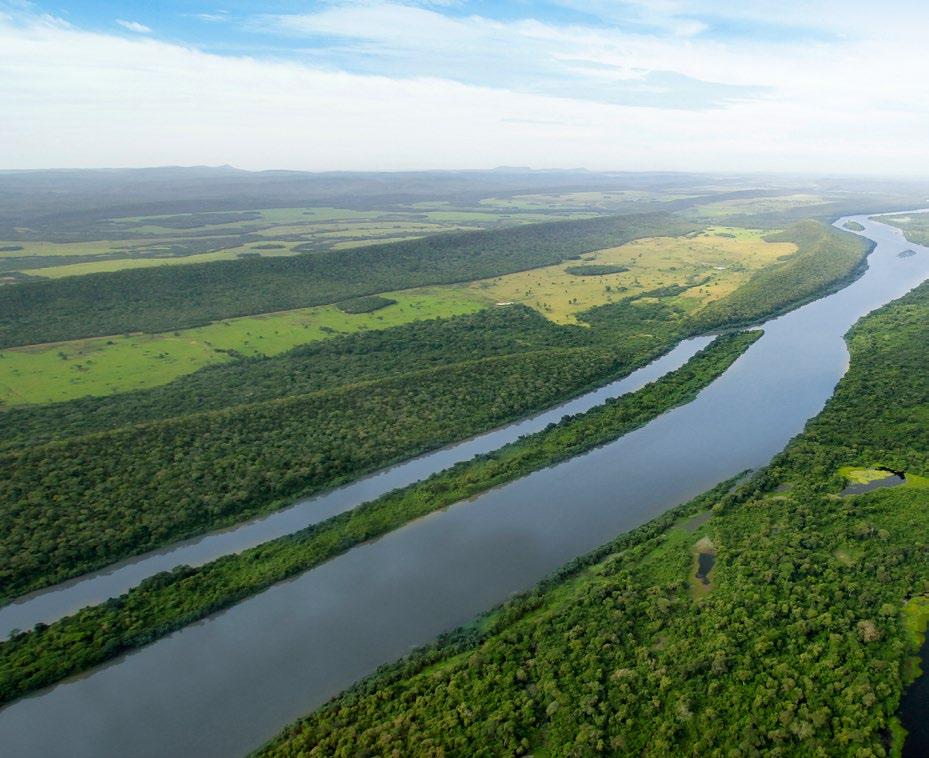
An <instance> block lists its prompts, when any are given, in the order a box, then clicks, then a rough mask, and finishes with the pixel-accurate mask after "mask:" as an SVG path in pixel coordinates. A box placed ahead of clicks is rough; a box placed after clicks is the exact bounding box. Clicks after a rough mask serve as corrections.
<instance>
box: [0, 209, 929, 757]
mask: <svg viewBox="0 0 929 758" xmlns="http://www.w3.org/2000/svg"><path fill="white" fill-rule="evenodd" d="M847 220H849V219H842V220H840V221H839V222H837V225H841V224H843V223H844V222H845V221H847ZM853 220H856V221H858V222H859V223H861V224H862V225H863V226H864V227H865V229H864V231H863V232H862V234H863V235H865V236H867V237H868V238H870V239H872V240H874V241H875V242H876V243H877V246H876V248H875V250H874V252H873V253H872V254H871V256H870V258H869V264H870V265H869V268H868V270H867V272H866V273H865V274H864V275H863V276H862V277H861V278H860V279H858V280H857V281H855V282H854V283H853V284H851V285H849V286H848V287H846V288H845V289H842V290H841V291H839V292H836V293H834V294H832V295H829V296H827V297H824V298H822V299H820V300H817V301H815V302H813V303H810V304H808V305H806V306H803V307H802V308H799V309H797V310H795V311H792V312H791V313H788V314H786V315H784V316H781V317H779V318H776V319H773V320H771V321H769V322H768V323H767V324H765V327H764V328H765V335H764V336H763V337H762V338H761V339H760V340H758V341H757V342H756V343H755V344H754V345H752V347H751V348H749V350H748V351H747V352H746V353H745V354H744V355H743V356H742V357H741V358H739V360H737V361H736V362H735V363H734V364H733V365H732V366H731V367H730V368H729V370H727V371H726V372H725V373H724V374H723V375H722V376H721V377H719V378H718V379H717V380H716V381H715V382H713V383H712V384H711V385H710V386H709V387H707V388H706V389H705V390H704V391H703V392H702V393H701V394H700V395H699V396H698V397H697V399H696V400H694V401H693V402H691V403H690V404H688V405H685V406H682V407H680V408H676V409H674V410H672V411H670V412H668V413H666V414H664V415H663V416H660V417H659V418H657V419H655V420H654V421H652V422H651V423H649V424H647V425H646V426H644V427H642V428H640V429H638V430H636V431H634V432H632V433H630V434H628V435H626V436H624V437H622V438H620V439H618V440H616V441H615V442H613V443H610V444H608V445H605V446H603V447H601V448H598V449H596V450H593V451H591V452H590V453H587V454H585V455H582V456H579V457H577V458H573V459H571V460H569V461H565V462H563V463H561V464H559V465H557V466H553V467H551V468H548V469H544V470H542V471H538V472H536V473H534V474H531V475H529V476H527V477H525V478H523V479H520V480H518V481H515V482H512V483H510V484H508V485H505V486H502V487H500V488H497V489H495V490H492V491H490V492H487V493H485V494H484V495H481V496H479V497H476V498H474V499H472V500H468V501H464V502H461V503H458V504H456V505H454V506H452V507H450V508H448V509H446V510H444V511H440V512H438V513H434V514H432V515H430V516H428V517H426V518H423V519H420V520H418V521H415V522H413V523H410V524H408V525H407V526H405V527H402V528H400V529H398V530H396V531H394V532H392V533H390V534H388V535H385V536H384V537H382V538H380V539H378V540H375V541H373V542H370V543H366V544H364V545H361V546H358V547H356V548H354V549H352V550H350V551H349V552H347V553H345V554H344V555H342V556H339V557H337V558H335V559H333V560H331V561H329V562H328V563H326V564H324V565H322V566H319V567H318V568H316V569H313V570H311V571H308V572H306V573H305V574H303V575H301V576H299V577H296V578H295V579H293V580H290V581H287V582H283V583H281V584H278V585H276V586H274V587H272V588H270V589H268V590H266V591H264V592H262V593H261V594H259V595H256V596H255V597H253V598H250V599H248V600H246V601H244V602H242V603H239V604H238V605H236V606H234V607H233V608H230V609H229V610H227V611H224V612H222V613H219V614H217V615H215V616H213V617H211V618H209V619H206V620H204V621H202V622H199V623H197V624H194V625H192V626H190V627H187V628H186V629H183V630H181V631H179V632H177V633H175V634H172V635H171V636H169V637H167V638H165V639H163V640H160V641H158V642H155V643H154V644H152V645H149V646H148V647H146V648H143V649H141V650H139V651H137V652H135V653H132V654H130V655H127V656H125V657H123V658H120V659H118V660H116V661H114V662H112V663H111V664H109V665H107V666H103V667H101V668H98V669H96V670H94V671H92V672H90V673H88V674H87V675H84V676H82V677H78V678H75V679H72V680H69V681H67V682H63V683H61V684H59V685H58V686H56V687H54V688H51V689H49V690H46V691H44V692H41V693H38V694H37V695H35V696H33V697H29V698H25V699H22V700H19V701H17V702H15V703H12V704H11V705H9V706H8V707H6V708H5V709H3V710H0V745H2V746H3V748H2V750H3V754H4V755H8V756H17V757H18V756H43V757H48V756H69V757H75V758H76V757H79V756H94V757H96V756H109V755H114V756H116V755H118V756H164V755H172V756H187V755H191V756H193V755H196V756H213V755H216V756H228V755H237V754H243V753H245V752H247V751H249V750H251V749H253V748H255V747H257V746H259V745H260V744H261V743H263V742H264V741H266V740H267V739H269V738H270V737H271V736H273V735H274V733H275V732H277V731H278V730H279V729H280V728H281V727H282V726H284V725H285V724H286V723H288V722H290V721H292V720H293V719H295V718H297V717H299V716H300V715H302V714H305V713H306V712H308V711H309V710H311V709H313V708H314V707H317V706H318V705H320V704H322V703H323V702H325V701H326V700H327V699H328V698H330V697H332V696H333V695H334V694H336V693H338V692H339V691H340V690H342V689H344V688H345V687H346V686H348V685H350V684H351V683H352V682H354V681H356V680H358V679H359V678H361V677H363V676H365V675H366V674H368V673H370V672H371V671H373V670H374V669H375V668H376V667H377V666H378V665H380V664H382V663H385V662H388V661H391V660H394V659H396V658H398V657H399V656H402V655H403V654H404V653H406V652H407V651H409V650H410V649H411V648H412V647H415V646H418V645H421V644H424V643H426V642H429V641H430V640H432V639H434V638H435V637H436V635H438V634H439V633H441V632H443V631H446V630H448V629H451V628H454V627H455V626H458V625H460V624H462V623H464V622H466V621H467V620H469V619H470V618H472V617H473V616H474V615H476V614H477V613H480V612H481V611H483V610H485V609H487V608H489V607H492V606H493V605H495V604H497V603H499V602H501V601H503V600H505V599H506V598H507V597H509V596H510V595H511V594H512V593H515V592H519V591H522V590H525V589H527V588H529V587H531V586H532V585H533V584H534V583H536V582H537V581H538V580H539V579H540V578H542V577H543V576H544V575H546V574H547V573H549V572H551V571H553V570H554V569H556V568H557V567H558V566H560V565H561V564H563V563H564V562H565V561H567V560H569V559H570V558H572V557H574V556H576V555H579V554H581V553H584V552H586V551H588V550H590V549H592V548H594V547H596V546H598V545H600V544H602V543H603V542H606V541H607V540H609V539H611V538H612V537H613V536H615V535H616V534H617V533H619V532H622V531H624V530H628V529H631V528H633V527H635V526H637V525H639V524H641V523H644V522H645V521H648V520H649V519H650V518H652V517H654V516H656V515H658V514H660V513H661V512H663V511H664V510H666V509H668V508H669V507H672V506H674V505H676V504H678V503H680V502H682V501H684V500H686V499H688V498H690V497H692V496H694V495H696V494H698V493H700V492H702V491H704V490H706V489H708V488H709V487H711V486H712V485H714V484H716V483H717V482H719V481H721V480H723V479H725V478H727V477H729V476H732V475H734V474H736V473H738V472H740V471H743V470H745V469H747V468H756V467H758V466H761V465H764V464H765V463H766V462H767V461H768V460H770V458H771V456H772V455H774V454H775V453H776V452H777V451H779V450H780V449H782V448H783V447H784V445H785V444H786V443H787V441H788V440H789V439H790V438H791V437H792V436H794V435H795V434H796V433H798V432H799V431H800V430H801V429H802V428H803V425H804V423H805V422H806V421H807V419H809V418H810V417H811V416H813V415H815V414H816V413H817V412H818V411H819V410H820V409H821V408H822V406H823V404H824V403H825V401H826V400H827V399H828V397H829V396H830V395H831V393H832V390H833V388H834V387H835V384H836V382H837V381H838V380H839V378H841V376H842V374H843V373H844V372H845V370H846V368H847V365H848V352H847V349H846V346H845V342H844V340H843V338H842V336H843V335H844V334H845V332H846V331H847V330H848V329H849V327H850V326H851V325H852V324H853V323H854V322H855V321H857V320H858V318H860V317H861V316H863V315H864V314H866V313H868V312H869V311H871V310H873V309H874V308H876V307H879V306H880V305H883V304H884V303H887V302H889V301H890V300H893V299H895V298H897V297H900V296H901V295H903V294H904V293H906V292H907V291H908V290H910V289H911V288H912V287H914V286H915V285H917V284H918V283H920V282H921V281H923V280H924V279H926V278H927V277H929V249H927V248H923V247H919V246H915V245H912V244H910V243H908V242H906V240H905V239H904V238H903V235H902V233H901V232H900V231H899V230H897V229H894V228H892V227H889V226H887V225H884V224H880V223H878V222H876V221H872V220H869V219H868V218H867V217H864V216H861V217H858V216H856V217H853ZM907 249H914V250H916V251H917V254H916V255H913V256H910V257H904V258H901V257H899V253H900V252H903V251H905V250H907ZM693 347H694V346H693V345H690V346H689V347H687V348H685V352H686V350H690V349H691V348H693ZM694 349H695V348H694ZM678 357H679V358H680V357H681V355H678ZM668 359H669V360H671V361H672V362H671V363H670V364H669V365H668V366H667V367H665V366H658V367H657V368H654V367H653V370H656V371H663V370H667V368H669V367H671V366H673V359H672V358H671V356H670V355H669V356H668ZM628 379H630V380H632V381H635V380H634V379H633V377H632V376H630V377H629V378H628ZM552 412H553V413H555V412H558V411H552ZM564 412H569V411H565V410H561V411H560V412H558V413H559V415H560V414H561V413H564ZM570 412H573V411H570ZM546 423H547V422H546ZM542 425H543V426H544V424H542ZM525 431H529V429H526V430H524V431H521V432H520V434H522V433H525ZM500 433H501V432H496V433H492V434H500ZM517 436H518V435H517ZM504 441H505V440H504ZM472 442H475V441H472ZM489 444H492V443H489ZM497 444H500V443H497ZM497 444H494V445H493V446H494V447H495V446H497ZM453 449H457V446H456V448H453ZM441 452H448V451H441ZM471 454H473V453H471ZM419 460H425V458H424V459H419ZM445 465H447V464H445ZM423 475H424V473H420V474H418V475H417V476H416V478H421V476H423ZM366 481H367V480H366ZM393 486H397V485H396V484H394V485H393ZM344 507H350V506H344ZM318 517H319V516H318V515H317V516H314V517H313V518H318ZM303 518H304V520H303V521H302V522H300V523H299V524H298V525H297V526H296V527H294V528H299V526H301V525H304V524H305V523H307V522H306V521H305V516H304V517H303ZM233 531H235V530H233ZM219 536H220V535H212V536H211V537H210V538H207V539H212V538H214V537H219ZM191 544H193V543H191ZM181 547H183V546H181ZM150 559H151V556H148V557H145V558H143V559H142V560H143V561H144V560H150ZM172 560H175V559H173V558H172ZM92 580H93V579H88V580H84V581H92ZM130 581H132V583H134V581H135V580H130ZM78 584H80V582H77V583H76V584H75V585H74V586H77V585H78ZM61 589H66V588H59V591H60V590H61ZM120 591H121V590H120ZM35 599H37V598H33V600H35ZM85 602H86V601H85ZM27 604H28V603H27ZM27 604H23V606H24V607H25V605H27ZM58 612H60V611H58Z"/></svg>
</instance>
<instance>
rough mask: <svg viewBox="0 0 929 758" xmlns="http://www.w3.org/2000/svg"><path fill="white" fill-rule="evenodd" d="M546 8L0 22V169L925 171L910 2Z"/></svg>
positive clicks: (664, 1)
mask: <svg viewBox="0 0 929 758" xmlns="http://www.w3.org/2000/svg"><path fill="white" fill-rule="evenodd" d="M556 5H557V6H558V10H557V12H551V13H548V14H546V15H544V16H542V15H539V14H536V15H532V8H533V5H532V4H529V5H523V4H514V5H513V7H512V9H510V10H511V11H512V12H509V13H504V14H501V13H496V15H491V14H490V13H489V12H488V11H486V8H482V7H481V6H476V7H474V8H473V9H472V8H471V6H470V5H468V4H461V3H452V4H447V5H446V4H442V3H425V4H424V3H417V4H409V3H407V4H403V3H399V2H377V1H369V2H354V3H341V2H335V3H326V4H321V5H319V6H317V7H316V8H315V9H313V10H311V11H310V12H306V13H301V14H276V15H274V14H271V15H269V14H267V13H264V12H262V9H261V7H257V8H256V11H255V13H253V14H245V15H240V16H238V17H235V18H233V17H231V16H227V15H226V14H212V15H211V14H205V15H211V18H210V19H209V22H208V23H207V22H206V21H205V20H204V25H207V26H209V27H210V28H214V29H215V28H220V29H228V30H229V33H230V35H231V36H230V39H231V38H232V35H233V34H234V36H235V39H237V40H239V43H238V44H239V48H240V49H236V50H232V51H222V52H219V51H217V49H216V48H217V44H216V41H215V39H213V40H211V42H210V44H206V43H204V44H199V43H198V42H197V41H196V40H194V41H191V40H186V39H179V38H178V37H177V36H176V35H175V36H173V37H165V38H159V36H158V35H156V34H153V33H151V29H149V27H148V26H145V25H143V24H140V23H139V22H134V21H118V22H117V23H118V24H119V25H120V26H121V27H123V28H125V29H126V30H128V31H132V32H134V33H135V34H134V35H133V36H126V35H125V34H117V33H108V32H106V30H105V28H99V29H98V28H91V27H90V25H82V24H78V23H76V22H74V21H71V22H66V21H63V20H62V19H60V18H57V17H53V16H50V15H47V14H43V13H41V12H39V11H37V10H36V9H35V7H34V6H30V7H29V8H23V7H21V6H20V7H18V8H16V9H12V10H8V11H7V12H6V13H5V14H4V13H3V12H2V11H0V109H2V112H3V113H4V117H3V119H0V145H2V146H3V147H2V150H0V168H38V167H82V166H143V165H164V164H224V163H231V164H234V165H237V166H240V167H243V168H252V169H261V168H293V169H311V170H339V169H352V170H356V169H358V170H364V169H385V170H390V169H419V168H423V169H426V168H486V167H492V166H495V165H501V164H505V165H531V166H533V167H538V168H544V167H564V166H586V167H588V168H591V169H626V170H701V171H702V170H720V171H745V170H758V171H771V170H773V171H806V172H817V173H835V172H842V173H875V174H885V175H890V174H909V175H912V174H919V175H926V174H929V150H926V149H925V146H926V134H929V90H927V88H926V87H925V81H926V78H927V73H929V71H927V68H929V59H927V57H926V56H925V55H924V53H923V48H924V40H923V39H922V37H923V33H922V30H923V29H925V24H926V22H927V21H929V10H925V9H923V8H922V7H921V6H920V5H917V4H915V3H913V4H911V3H909V2H899V3H896V4H895V3H894V2H890V3H887V4H884V5H883V6H882V7H879V8H877V7H873V6H872V5H871V4H865V3H861V4H858V3H855V2H843V3H831V2H826V1H824V2H815V3H799V2H797V3H790V2H788V3H777V4H774V3H770V4H769V3H767V2H758V3H750V4H745V5H747V6H749V7H741V8H739V9H737V10H733V9H731V8H728V7H726V6H725V5H723V4H721V3H713V2H688V1H687V0H680V1H678V0H640V1H639V2H634V3H626V4H621V3H608V2H605V1H604V2H602V3H597V2H596V0H594V2H590V3H587V2H585V3H580V2H578V3H573V2H572V0H562V1H561V2H559V3H556ZM895 5H896V6H897V7H894V6H895ZM0 7H2V6H0ZM201 15H204V14H201ZM775 18H776V19H777V22H776V23H775V22H773V21H771V19H775ZM164 20H165V22H166V23H167V22H168V21H170V19H167V18H166V19H164ZM188 21H189V19H188ZM110 23H111V24H112V21H111V22H110ZM155 26H157V27H158V28H159V29H160V28H161V23H160V22H159V23H158V24H155ZM241 40H246V42H247V43H248V44H245V43H243V42H241Z"/></svg>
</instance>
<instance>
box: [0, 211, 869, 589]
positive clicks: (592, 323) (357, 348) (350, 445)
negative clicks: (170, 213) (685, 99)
mask: <svg viewBox="0 0 929 758" xmlns="http://www.w3.org/2000/svg"><path fill="white" fill-rule="evenodd" d="M564 223H569V222H564ZM570 223H573V222H570ZM526 228H528V227H522V229H526ZM504 231H506V232H509V231H510V230H504ZM804 233H805V234H806V236H805V237H804V236H803V234H804ZM785 234H788V235H790V236H791V238H792V239H794V240H796V241H797V244H798V246H799V249H800V252H799V253H798V254H797V255H796V256H794V258H796V259H802V261H804V262H805V263H804V265H807V266H808V265H817V266H819V267H820V268H821V269H822V270H823V271H826V272H827V273H828V275H829V276H830V277H833V278H826V279H821V280H820V285H821V286H823V285H824V284H826V283H830V282H833V281H834V277H835V276H845V275H847V273H848V268H849V267H851V266H852V265H853V262H854V265H856V266H857V261H858V256H860V255H861V254H862V251H863V246H862V245H861V244H860V243H859V241H858V238H856V237H852V236H851V235H839V234H838V233H837V232H834V231H832V230H830V229H829V228H827V227H824V226H822V225H820V224H817V223H815V222H811V223H810V224H808V225H801V226H800V227H792V228H791V229H789V230H788V231H787V232H785ZM833 258H841V259H842V260H843V261H845V264H846V265H845V268H841V267H836V266H831V265H830V264H831V263H832V261H833ZM791 260H793V258H792V259H791ZM791 260H789V261H788V262H787V263H784V264H780V265H778V266H775V267H774V268H773V269H771V272H772V273H771V275H769V276H767V277H766V278H765V281H764V289H765V294H766V299H765V300H764V308H765V309H766V311H760V310H758V309H757V307H756V308H755V310H754V311H753V313H754V315H755V316H756V317H758V318H760V316H761V315H762V313H764V312H769V311H772V310H777V309H779V308H783V307H785V306H786V304H788V303H791V302H795V301H796V300H798V299H802V298H803V297H805V295H806V293H807V292H809V288H801V289H798V278H797V273H796V268H795V267H791V266H790V265H788V264H790V262H791ZM811 262H812V263H811ZM211 265H218V264H211ZM185 268H189V267H177V268H175V269H173V270H175V271H180V270H182V269H185ZM128 273H134V272H128ZM761 273H762V274H764V273H765V271H762V272H761ZM109 276H117V274H111V275H109ZM759 276H760V274H759ZM752 282H754V279H753V280H752ZM752 282H750V283H749V284H751V283H752ZM746 286H748V285H746ZM680 289H681V288H666V290H662V291H657V290H656V291H650V292H646V293H645V294H644V295H641V296H638V297H636V298H627V299H624V300H620V301H618V302H615V303H611V304H608V305H603V306H598V307H595V308H593V309H590V310H588V311H586V312H584V313H582V314H581V317H582V319H583V321H584V323H585V324H587V326H559V325H555V324H553V323H551V322H549V321H547V320H546V319H544V318H543V317H542V316H540V315H539V314H538V313H536V312H535V311H532V310H530V309H528V308H526V307H524V306H511V307H507V308H491V309H486V310H483V311H480V312H478V313H476V314H473V315H470V316H461V317H455V318H449V319H433V320H426V321H420V322H413V323H410V324H406V325H402V326H398V327H394V328H390V329H384V330H381V331H371V332H367V333H359V334H354V335H345V336H339V337H335V338H333V339H329V340H324V341H321V342H316V343H310V344H307V345H304V346H300V347H297V348H295V349H293V350H291V351H289V352H287V353H284V354H282V355H279V356H274V357H258V358H250V359H246V358H241V359H237V360H234V361H233V362H231V363H228V364H222V365H215V366H210V367H207V368H204V369H201V370H200V371H197V372H195V373H193V374H190V375H187V376H184V377H181V378H179V379H177V380H175V381H174V382H171V383H169V384H166V385H164V386H161V387H155V388H152V389H148V390H140V391H135V392H128V393H121V394H115V395H110V396H106V397H100V398H91V397H88V398H81V399H77V400H72V401H68V402H63V403H54V404H49V405H44V406H34V407H28V406H27V407H20V408H11V409H8V410H6V411H4V412H2V413H0V431H2V435H0V437H2V440H0V502H2V503H3V507H2V508H0V529H2V530H3V533H4V535H5V537H4V539H3V540H2V542H0V586H2V588H3V589H2V596H4V597H6V598H13V597H15V596H16V595H18V594H21V593H24V592H28V591H30V590H33V589H37V588H39V587H43V586H47V585H49V584H52V583H54V582H57V581H61V580H63V579H66V578H69V577H71V576H75V575H78V574H80V573H83V572H85V571H88V570H91V569H94V568H99V567H101V566H104V565H106V564H108V563H110V562H112V561H115V560H118V559H120V558H123V557H126V556H128V555H132V554H136V553H140V552H143V551H145V550H148V549H152V548H155V547H158V546H159V545H163V544H166V543H169V542H171V541H173V540H176V539H180V538H183V537H188V536H192V535H195V534H199V533H202V532H204V531H207V530H209V529H213V528H217V527H220V526H224V525H229V524H232V523H235V522H237V521H241V520H242V519H244V518H247V517H249V516H252V515H255V514H257V513H262V512H267V511H270V510H273V509H276V508H279V507H282V506H284V505H287V504H289V503H291V502H293V501H294V500H295V499H296V498H298V497H300V496H305V495H309V494H313V493H317V492H320V491H322V490H325V489H328V488H331V487H334V486H338V485H340V484H344V483H346V482H348V481H351V480H352V479H355V478H358V477H359V476H362V475H363V474H365V473H368V472H371V471H374V470H376V469H379V468H382V467H384V466H387V465H389V464H392V463H395V462H398V461H400V460H404V459H407V458H410V457H412V456H415V455H417V454H420V453H423V452H425V451H428V450H430V449H434V448H437V447H440V446H442V445H444V444H448V443H450V442H453V441H456V440H459V439H461V438H462V437H466V436H469V435H471V434H476V433H479V432H481V431H484V430H486V429H489V428H492V427H494V426H496V425H499V424H501V423H505V422H507V421H510V420H512V419H515V418H519V417H521V416H524V415H525V414H527V413H529V412H532V411H534V410H539V409H541V408H545V407H548V406H550V405H553V404H555V403H557V402H558V401H560V400H563V399H565V398H567V397H570V396H572V395H576V394H578V393H580V392H582V391H584V390H586V389H588V388H591V387H593V386H596V385H599V384H602V383H603V382H605V381H607V380H608V379H610V378H614V377H618V376H621V375H623V374H625V373H628V372H629V371H630V370H632V369H634V368H636V367H638V366H640V365H642V364H643V363H645V362H647V361H648V360H650V359H652V358H654V357H656V356H657V355H658V354H660V353H662V352H664V351H666V350H667V349H669V348H670V347H671V346H672V345H673V344H674V343H675V342H677V341H678V340H680V339H681V338H682V337H684V336H688V335H690V334H694V333H698V332H701V331H704V328H703V326H701V323H700V318H701V313H703V312H698V314H697V316H696V317H694V316H690V315H689V314H688V313H687V311H686V310H685V309H683V308H682V307H681V306H679V305H677V304H676V303H675V302H674V298H675V297H676V296H677V295H678V294H679V290H680ZM743 289H744V288H743ZM744 297H745V296H744V294H743V293H742V290H736V291H735V292H734V293H732V294H731V295H730V296H729V297H728V298H724V299H723V300H721V301H718V302H719V303H720V304H722V305H725V304H726V303H727V302H729V301H730V300H734V301H735V302H736V303H737V304H738V303H741V302H743V301H744ZM736 307H737V306H734V307H733V310H734V309H735V308H736ZM735 320H739V321H741V320H745V319H743V318H742V316H741V315H740V316H739V318H738V319H735ZM756 320H757V318H756Z"/></svg>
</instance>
